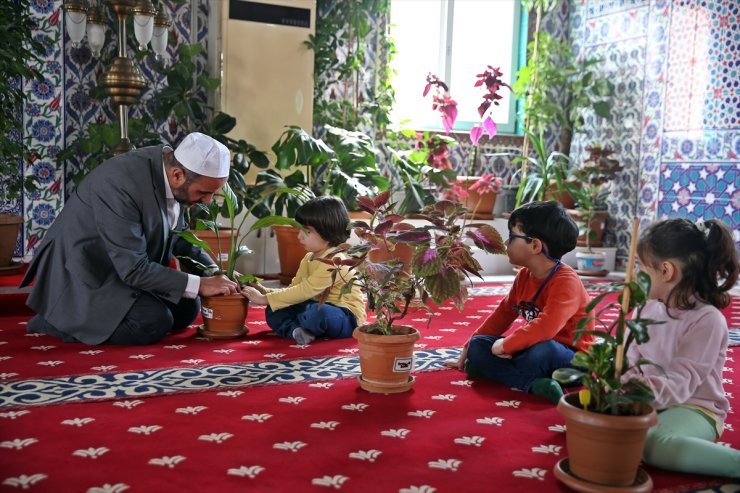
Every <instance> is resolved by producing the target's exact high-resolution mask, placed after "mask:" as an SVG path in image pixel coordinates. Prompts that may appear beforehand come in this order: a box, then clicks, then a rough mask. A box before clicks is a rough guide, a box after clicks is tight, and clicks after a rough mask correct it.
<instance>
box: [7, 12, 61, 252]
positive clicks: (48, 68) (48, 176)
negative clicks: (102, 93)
mask: <svg viewBox="0 0 740 493" xmlns="http://www.w3.org/2000/svg"><path fill="white" fill-rule="evenodd" d="M61 5H62V1H61V0H31V1H30V2H28V4H27V8H28V9H29V12H30V13H31V15H32V17H33V19H34V21H35V28H34V30H33V37H34V38H35V39H36V40H37V41H40V42H41V43H42V44H43V45H44V47H45V50H44V51H43V52H42V53H38V56H39V59H40V62H39V63H38V64H37V67H36V68H37V69H38V70H39V71H40V72H41V73H42V74H43V80H41V81H38V80H24V81H23V91H24V92H25V94H26V96H27V98H26V104H25V106H24V107H23V141H24V147H25V148H26V150H27V151H28V152H29V158H28V161H27V162H25V163H23V176H35V177H36V185H37V187H38V189H37V190H36V191H34V192H30V193H29V192H27V191H26V192H25V193H24V194H23V197H22V213H23V215H24V223H23V230H22V233H21V236H22V244H21V243H20V242H19V245H18V247H17V248H16V251H15V253H14V255H16V256H19V257H24V256H25V257H26V259H29V258H30V253H31V252H32V251H33V248H34V246H35V245H36V244H37V243H38V242H39V240H41V238H43V236H44V233H45V232H46V230H47V229H48V228H49V226H50V225H51V223H52V222H54V219H55V218H56V215H57V213H58V212H59V210H60V209H61V207H62V203H63V194H64V188H63V187H64V183H63V178H62V176H61V173H60V172H59V170H58V168H57V164H56V155H57V154H58V153H59V150H60V149H61V148H62V146H63V143H64V135H63V131H62V130H63V126H62V122H63V118H64V108H63V104H62V99H63V96H64V88H63V81H62V71H63V70H62V63H63V60H62V55H63V54H62V49H61V42H62V27H63V26H62V22H61Z"/></svg>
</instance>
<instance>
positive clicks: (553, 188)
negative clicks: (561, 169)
mask: <svg viewBox="0 0 740 493" xmlns="http://www.w3.org/2000/svg"><path fill="white" fill-rule="evenodd" d="M544 199H545V200H557V201H558V202H560V204H561V205H562V206H563V208H564V209H572V208H573V207H574V206H575V205H576V201H575V199H573V196H572V195H571V194H570V192H568V191H567V190H561V191H558V185H557V183H556V182H555V180H550V184H549V185H548V186H547V188H546V189H545V197H544Z"/></svg>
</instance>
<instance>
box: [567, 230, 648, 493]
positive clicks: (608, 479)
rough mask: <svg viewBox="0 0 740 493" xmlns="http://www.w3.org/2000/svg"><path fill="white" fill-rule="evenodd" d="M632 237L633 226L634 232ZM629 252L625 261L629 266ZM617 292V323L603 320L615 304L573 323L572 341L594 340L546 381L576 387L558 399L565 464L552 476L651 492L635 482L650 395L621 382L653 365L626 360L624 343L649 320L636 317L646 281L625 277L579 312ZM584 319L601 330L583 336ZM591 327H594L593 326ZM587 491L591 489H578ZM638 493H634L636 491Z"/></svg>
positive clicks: (640, 480) (641, 334)
mask: <svg viewBox="0 0 740 493" xmlns="http://www.w3.org/2000/svg"><path fill="white" fill-rule="evenodd" d="M633 229H634V231H633V234H635V235H636V233H637V227H634V228H633ZM633 252H634V246H633V247H632V248H631V253H630V260H632V261H634V253H633ZM619 291H621V295H620V297H619V300H618V302H619V303H618V307H619V314H618V316H617V318H616V319H613V320H612V319H609V321H607V320H606V318H602V316H601V315H602V314H603V313H604V312H605V311H607V310H609V309H610V308H612V306H614V303H611V304H608V305H607V306H604V307H602V308H600V309H599V311H598V312H597V313H596V314H595V315H594V316H593V317H591V318H584V319H582V320H581V321H580V322H579V325H578V328H577V330H576V335H575V337H576V338H578V337H580V336H581V335H583V334H587V333H590V334H593V335H596V336H597V337H598V338H599V339H598V342H596V343H594V344H593V345H592V346H591V347H590V348H589V350H588V351H579V352H577V353H576V354H575V356H574V357H573V360H572V362H571V363H572V365H573V366H574V367H575V368H562V369H559V370H556V371H555V372H554V373H553V378H554V379H555V380H557V381H559V382H560V383H563V384H571V383H574V382H580V383H582V384H583V387H584V388H583V389H582V390H580V391H579V392H572V393H569V394H566V395H564V396H563V397H562V398H561V400H560V402H559V403H558V410H559V411H560V412H561V413H562V414H563V415H564V417H565V421H566V429H567V432H566V433H567V435H566V443H567V448H568V458H567V459H564V460H561V461H560V462H558V464H557V465H556V466H555V475H556V477H558V479H560V480H561V481H563V482H565V483H566V484H567V485H569V486H571V487H572V488H574V489H576V490H577V491H596V490H597V489H598V488H599V487H604V486H614V487H625V486H639V487H640V489H639V491H652V490H651V489H650V484H647V483H648V481H650V479H649V476H647V474H646V473H645V472H644V471H640V474H639V475H638V466H639V463H640V460H641V457H642V452H643V448H644V443H645V437H646V433H647V430H648V429H649V428H650V427H651V426H653V425H655V424H656V423H657V416H656V414H655V411H654V410H653V408H652V406H651V404H652V403H653V401H654V399H655V396H654V395H653V392H652V391H651V390H650V388H649V387H648V386H647V385H645V384H644V383H643V382H642V381H641V380H640V379H639V378H637V377H632V378H629V379H627V378H624V377H623V375H624V374H625V373H626V372H627V370H629V369H630V368H633V367H639V366H641V365H646V364H653V363H651V362H650V361H647V360H639V361H628V360H627V358H625V354H626V352H627V349H628V348H629V346H630V345H631V344H641V343H644V342H646V341H648V340H649V335H648V327H649V326H650V325H654V324H656V323H662V322H656V321H654V320H650V319H645V318H643V317H642V315H641V314H642V309H643V307H644V306H645V303H646V302H647V301H648V296H649V293H650V277H649V276H648V275H647V274H646V273H644V272H638V274H637V276H636V278H635V280H634V281H633V280H632V276H631V272H629V273H628V274H627V278H626V280H625V282H624V283H616V284H613V285H611V287H610V289H608V291H607V292H605V293H603V294H601V295H599V296H597V297H596V298H594V299H593V300H592V301H591V303H590V304H589V305H588V307H587V308H586V310H587V311H588V312H591V313H593V310H595V309H596V307H597V306H598V305H599V304H600V303H601V302H602V300H603V299H604V298H605V297H606V296H608V295H609V294H611V293H613V292H619ZM588 320H595V321H596V323H597V324H598V325H600V326H601V328H600V329H599V328H597V329H596V330H593V331H588V330H584V327H585V326H586V323H587V322H588ZM598 325H597V327H598ZM584 485H589V486H590V487H591V488H592V489H591V490H584V489H582V488H583V487H584ZM635 491H637V490H635Z"/></svg>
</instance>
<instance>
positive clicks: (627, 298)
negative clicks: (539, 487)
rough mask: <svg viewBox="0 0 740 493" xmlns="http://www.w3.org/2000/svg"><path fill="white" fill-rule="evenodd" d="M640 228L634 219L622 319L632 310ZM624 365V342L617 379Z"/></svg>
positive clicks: (616, 370) (619, 348) (617, 362)
mask: <svg viewBox="0 0 740 493" xmlns="http://www.w3.org/2000/svg"><path fill="white" fill-rule="evenodd" d="M639 228H640V220H639V219H638V218H637V217H635V218H634V219H632V239H631V240H630V253H629V257H628V260H627V274H626V275H625V276H624V290H623V291H622V313H621V315H620V317H622V318H623V319H624V318H626V317H627V316H628V313H629V308H630V288H629V283H630V282H632V274H633V271H634V269H635V254H636V253H637V233H638V230H639ZM623 364H624V341H621V343H620V344H619V345H618V346H617V355H616V360H615V363H614V373H615V375H614V376H615V377H616V378H619V377H620V376H621V375H622V365H623Z"/></svg>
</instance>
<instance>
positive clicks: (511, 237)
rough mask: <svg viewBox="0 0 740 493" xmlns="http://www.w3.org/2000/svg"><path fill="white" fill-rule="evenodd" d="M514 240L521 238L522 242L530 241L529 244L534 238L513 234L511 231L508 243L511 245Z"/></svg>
mask: <svg viewBox="0 0 740 493" xmlns="http://www.w3.org/2000/svg"><path fill="white" fill-rule="evenodd" d="M514 238H521V239H522V240H525V241H528V242H529V241H532V240H534V238H532V237H531V236H527V235H518V234H516V233H512V232H511V231H509V239H508V240H507V241H508V243H509V244H511V242H512V241H513V240H514Z"/></svg>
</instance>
